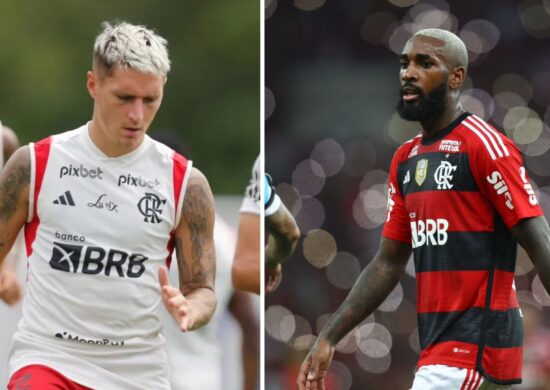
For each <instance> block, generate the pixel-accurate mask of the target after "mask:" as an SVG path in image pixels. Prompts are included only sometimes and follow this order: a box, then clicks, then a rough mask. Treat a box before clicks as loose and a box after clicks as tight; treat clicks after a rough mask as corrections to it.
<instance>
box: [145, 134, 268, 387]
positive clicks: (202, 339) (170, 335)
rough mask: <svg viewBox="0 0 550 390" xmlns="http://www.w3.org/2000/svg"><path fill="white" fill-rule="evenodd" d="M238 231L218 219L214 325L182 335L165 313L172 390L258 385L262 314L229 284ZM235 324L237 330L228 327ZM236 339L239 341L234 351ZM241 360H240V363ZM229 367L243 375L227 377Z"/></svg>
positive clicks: (175, 141)
mask: <svg viewBox="0 0 550 390" xmlns="http://www.w3.org/2000/svg"><path fill="white" fill-rule="evenodd" d="M152 137H153V138H154V139H156V140H157V141H159V142H162V143H163V144H165V145H167V146H169V147H171V148H172V149H174V150H175V151H177V152H178V153H181V154H184V155H189V156H191V155H192V151H191V150H189V149H190V148H188V147H187V146H186V145H185V144H184V143H183V142H182V141H181V139H180V138H179V137H176V136H175V135H174V134H173V133H169V132H155V133H154V134H153V135H152ZM235 240H236V235H235V230H234V228H232V227H231V226H230V225H229V224H228V223H227V222H226V221H225V220H224V219H223V218H222V217H221V216H220V215H219V214H217V215H216V224H215V226H214V244H215V246H216V287H215V289H214V291H215V293H216V298H217V300H218V309H217V310H216V313H215V314H214V317H213V318H212V320H211V321H210V323H209V324H208V325H206V326H204V327H202V328H201V329H198V330H196V331H195V332H192V333H189V334H185V335H182V334H181V332H180V330H179V329H178V327H177V326H176V325H175V323H174V321H173V320H172V319H171V318H170V316H169V315H168V314H167V313H166V312H163V313H162V318H163V324H164V328H163V334H164V336H165V337H166V339H167V340H168V343H167V344H166V346H167V352H168V361H169V364H170V383H171V385H172V388H173V389H178V390H179V389H181V390H194V389H197V390H217V389H224V388H231V389H233V388H234V389H244V390H254V389H256V388H257V385H258V375H259V370H258V369H259V364H260V356H259V355H260V329H259V310H258V305H257V303H256V302H254V301H253V295H251V294H249V293H247V292H240V291H235V290H234V289H233V286H232V283H231V264H232V261H233V254H234V253H235ZM169 277H170V281H171V283H172V284H174V285H176V284H177V283H178V277H179V273H178V269H177V262H176V261H172V263H171V266H170V269H169ZM235 321H236V323H237V329H234V328H233V327H231V326H230V325H232V324H231V323H230V322H235ZM234 339H238V340H240V343H238V345H237V347H238V348H237V349H236V348H235V345H234V343H232V341H234ZM239 356H240V357H241V359H236V357H239ZM229 367H231V368H232V367H236V368H237V370H238V371H239V372H232V373H231V375H227V369H228V368H229Z"/></svg>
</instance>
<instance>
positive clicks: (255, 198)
mask: <svg viewBox="0 0 550 390" xmlns="http://www.w3.org/2000/svg"><path fill="white" fill-rule="evenodd" d="M260 189H261V185H260V156H258V157H257V158H256V161H255V162H254V167H253V168H252V177H251V178H250V182H249V183H248V186H247V187H246V191H245V193H244V199H243V203H242V204H241V208H240V210H239V212H240V213H250V214H257V215H260V210H261V208H262V201H261V191H260Z"/></svg>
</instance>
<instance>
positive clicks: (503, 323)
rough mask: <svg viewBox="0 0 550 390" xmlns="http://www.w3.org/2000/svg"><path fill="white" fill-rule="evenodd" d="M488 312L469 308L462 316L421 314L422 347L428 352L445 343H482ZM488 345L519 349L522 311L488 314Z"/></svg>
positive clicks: (451, 313) (521, 338) (489, 312)
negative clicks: (431, 347) (429, 349)
mask: <svg viewBox="0 0 550 390" xmlns="http://www.w3.org/2000/svg"><path fill="white" fill-rule="evenodd" d="M484 311H485V309H481V308H470V309H468V310H465V311H462V312H457V311H453V312H445V313H420V314H418V332H419V336H420V346H421V347H422V349H425V348H427V347H429V346H431V345H433V344H436V343H440V342H444V341H459V342H464V343H472V344H477V345H479V344H478V343H480V341H481V340H480V338H481V336H482V334H481V329H482V326H483V324H482V322H483V315H484ZM485 336H486V337H485V342H484V343H483V344H482V345H480V347H481V348H480V350H482V347H483V346H485V345H486V346H488V347H492V348H511V347H520V346H521V345H522V343H523V323H522V321H521V317H520V315H519V309H510V310H504V311H495V310H488V313H487V327H486V331H485Z"/></svg>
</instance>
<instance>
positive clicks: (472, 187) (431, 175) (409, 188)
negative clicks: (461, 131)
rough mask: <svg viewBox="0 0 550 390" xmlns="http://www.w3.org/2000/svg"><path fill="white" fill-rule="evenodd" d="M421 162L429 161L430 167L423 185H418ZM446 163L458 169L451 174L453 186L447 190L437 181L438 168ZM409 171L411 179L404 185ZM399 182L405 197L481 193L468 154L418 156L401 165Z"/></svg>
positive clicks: (434, 153) (450, 181)
mask: <svg viewBox="0 0 550 390" xmlns="http://www.w3.org/2000/svg"><path fill="white" fill-rule="evenodd" d="M463 147H464V146H463ZM420 160H427V161H428V166H427V171H426V176H425V178H424V181H421V184H418V182H417V180H416V172H417V164H418V162H419V161H420ZM444 161H447V162H449V163H450V164H451V165H452V166H455V167H456V169H455V170H454V171H453V172H452V173H451V174H450V176H451V177H452V179H450V180H448V183H449V184H451V185H452V187H451V188H445V186H444V185H443V184H441V183H437V182H436V180H435V173H436V171H437V168H438V167H439V166H440V165H441V164H442V163H443V162H444ZM407 171H408V172H409V175H410V179H409V181H408V182H407V183H403V181H404V180H405V176H406V175H407ZM397 180H398V184H399V189H400V190H401V193H402V194H403V195H404V196H406V195H408V194H412V193H415V192H421V191H436V190H437V191H446V190H447V191H448V190H453V191H468V192H477V191H479V190H478V187H477V184H476V182H475V180H474V177H473V175H472V172H471V170H470V161H469V159H468V154H466V153H445V152H430V153H421V154H417V155H416V156H414V157H411V158H410V159H408V160H406V161H404V162H402V163H401V164H400V165H399V168H398V171H397ZM438 187H439V188H438Z"/></svg>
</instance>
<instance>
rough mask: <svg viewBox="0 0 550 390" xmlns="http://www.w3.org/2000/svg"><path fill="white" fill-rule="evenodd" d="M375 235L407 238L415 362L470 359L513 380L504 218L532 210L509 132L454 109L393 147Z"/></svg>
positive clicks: (501, 379)
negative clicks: (440, 122) (382, 216)
mask: <svg viewBox="0 0 550 390" xmlns="http://www.w3.org/2000/svg"><path fill="white" fill-rule="evenodd" d="M388 186H389V195H388V212H387V219H386V223H385V225H384V230H383V233H382V234H383V236H384V237H387V238H390V239H393V240H398V241H402V242H405V243H410V244H411V246H412V247H413V254H414V262H415V269H416V281H417V282H416V283H417V311H418V329H419V335H420V345H421V349H422V352H421V354H420V360H419V363H418V365H419V367H420V366H423V365H428V364H445V365H449V366H456V367H462V368H475V369H477V370H478V371H480V372H481V373H482V374H483V375H484V376H486V377H487V378H488V379H490V380H492V381H493V382H495V383H501V384H511V383H519V382H520V381H521V355H522V343H523V324H522V321H521V314H520V311H519V305H518V301H517V298H516V293H515V289H514V284H513V282H514V268H515V263H516V250H517V243H516V241H515V240H514V237H513V236H512V234H511V232H510V231H509V228H510V227H512V226H514V225H515V224H516V223H518V222H519V221H520V220H521V219H524V218H529V217H535V216H540V215H542V211H541V209H540V207H539V205H538V202H537V199H536V197H535V194H534V191H533V189H532V187H531V184H530V180H529V177H528V175H527V173H526V171H525V168H524V167H523V160H522V157H521V154H520V152H519V150H518V148H517V146H516V145H515V144H514V142H513V141H511V140H510V139H509V138H507V137H506V136H504V135H503V134H501V133H499V132H498V131H496V130H495V129H494V128H493V127H492V126H491V125H489V124H488V123H486V122H485V121H483V120H482V119H480V118H478V117H477V116H475V115H471V114H463V115H461V116H460V117H459V118H457V119H456V120H455V121H454V122H453V123H452V124H451V125H449V126H448V127H447V128H445V129H443V130H442V131H440V132H438V133H437V134H435V135H434V136H433V137H426V136H422V135H418V136H417V137H415V138H413V139H412V140H410V141H408V142H406V143H405V144H403V145H402V146H401V147H400V148H399V149H398V150H397V151H396V153H395V155H394V157H393V160H392V163H391V168H390V175H389V182H388Z"/></svg>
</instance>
